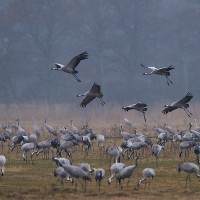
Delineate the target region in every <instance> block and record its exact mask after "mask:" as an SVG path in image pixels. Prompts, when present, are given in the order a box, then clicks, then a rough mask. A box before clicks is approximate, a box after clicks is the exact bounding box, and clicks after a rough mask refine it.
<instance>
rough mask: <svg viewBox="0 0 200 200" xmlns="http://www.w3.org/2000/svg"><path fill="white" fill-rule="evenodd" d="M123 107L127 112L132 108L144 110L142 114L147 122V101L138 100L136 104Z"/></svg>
mask: <svg viewBox="0 0 200 200" xmlns="http://www.w3.org/2000/svg"><path fill="white" fill-rule="evenodd" d="M122 109H124V110H125V111H127V112H128V111H129V110H132V109H134V110H137V111H140V112H142V114H143V116H144V121H145V122H146V116H145V111H147V105H146V104H145V103H141V102H138V103H136V104H131V105H129V106H124V107H122Z"/></svg>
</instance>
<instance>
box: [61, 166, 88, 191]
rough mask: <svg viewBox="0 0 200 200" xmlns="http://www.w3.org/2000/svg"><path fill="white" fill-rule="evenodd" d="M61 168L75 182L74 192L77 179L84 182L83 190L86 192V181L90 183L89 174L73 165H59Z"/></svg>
mask: <svg viewBox="0 0 200 200" xmlns="http://www.w3.org/2000/svg"><path fill="white" fill-rule="evenodd" d="M61 166H62V167H63V168H64V169H65V171H66V172H67V173H68V174H69V175H70V177H71V178H72V179H74V180H75V192H76V190H77V181H78V180H79V179H83V180H84V181H85V187H84V189H85V190H86V181H91V178H90V174H89V172H87V171H85V170H83V169H82V168H80V167H78V166H75V165H65V164H61ZM79 183H80V182H79Z"/></svg>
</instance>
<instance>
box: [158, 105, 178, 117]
mask: <svg viewBox="0 0 200 200" xmlns="http://www.w3.org/2000/svg"><path fill="white" fill-rule="evenodd" d="M176 109H177V107H174V106H167V107H166V108H165V109H164V110H163V111H162V113H163V114H165V115H166V114H167V113H168V112H171V111H173V110H176Z"/></svg>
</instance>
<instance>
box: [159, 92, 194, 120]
mask: <svg viewBox="0 0 200 200" xmlns="http://www.w3.org/2000/svg"><path fill="white" fill-rule="evenodd" d="M192 98H193V95H192V94H191V93H190V92H188V93H187V94H186V96H184V97H183V98H182V99H180V100H178V101H175V102H173V103H171V104H170V105H165V106H164V107H165V109H164V110H163V111H162V113H163V114H165V115H166V114H167V113H168V112H172V111H173V110H176V109H178V108H180V109H183V110H184V111H185V112H186V114H187V115H188V116H189V117H191V115H192V113H191V112H190V111H189V110H188V109H187V108H188V107H189V104H188V102H189V101H190V100H191V99H192Z"/></svg>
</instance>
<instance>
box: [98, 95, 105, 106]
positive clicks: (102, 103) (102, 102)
mask: <svg viewBox="0 0 200 200" xmlns="http://www.w3.org/2000/svg"><path fill="white" fill-rule="evenodd" d="M99 99H100V102H101V105H102V106H103V105H105V104H106V103H105V101H104V100H103V98H102V97H101V98H99Z"/></svg>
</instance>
